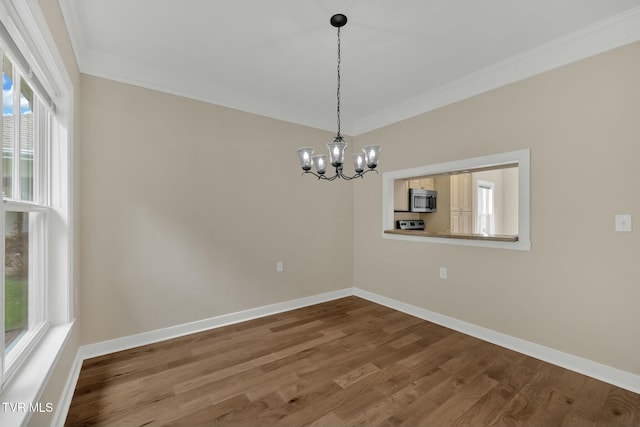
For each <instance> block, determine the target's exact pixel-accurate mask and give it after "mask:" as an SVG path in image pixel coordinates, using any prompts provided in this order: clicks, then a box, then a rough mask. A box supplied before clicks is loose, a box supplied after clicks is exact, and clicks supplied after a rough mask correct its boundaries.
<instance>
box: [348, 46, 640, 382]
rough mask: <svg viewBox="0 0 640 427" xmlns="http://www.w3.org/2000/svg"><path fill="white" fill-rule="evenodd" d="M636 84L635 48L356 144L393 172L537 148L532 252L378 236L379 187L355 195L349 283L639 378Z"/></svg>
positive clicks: (639, 123) (377, 183)
mask: <svg viewBox="0 0 640 427" xmlns="http://www.w3.org/2000/svg"><path fill="white" fill-rule="evenodd" d="M639 74H640V43H636V44H633V45H630V46H626V47H622V48H619V49H616V50H614V51H610V52H607V53H604V54H601V55H598V56H596V57H593V58H590V59H587V60H583V61H581V62H578V63H574V64H571V65H568V66H565V67H562V68H559V69H556V70H553V71H550V72H547V73H545V74H542V75H539V76H536V77H534V78H531V79H528V80H526V81H522V82H519V83H516V84H512V85H509V86H506V87H503V88H500V89H498V90H494V91H492V92H490V93H486V94H483V95H480V96H476V97H474V98H471V99H468V100H465V101H463V102H459V103H457V104H453V105H450V106H448V107H445V108H441V109H439V110H436V111H433V112H430V113H428V114H424V115H421V116H419V117H415V118H412V119H410V120H407V121H404V122H401V123H397V124H395V125H392V126H388V127H385V128H383V129H379V130H377V131H373V132H370V133H368V134H366V135H361V136H359V137H357V144H358V145H365V144H374V143H379V144H382V145H383V146H384V148H383V149H384V151H383V153H384V157H383V158H382V163H381V166H382V168H383V170H385V171H392V170H399V169H406V168H410V167H417V166H422V165H427V164H431V163H440V162H446V161H452V160H457V159H464V158H471V157H476V156H481V155H488V154H494V153H499V152H506V151H511V150H517V149H522V148H530V149H531V201H532V209H531V240H532V245H533V247H532V250H531V251H530V252H519V251H508V250H498V249H489V248H477V247H462V246H449V245H439V244H432V243H415V242H406V241H397V240H383V239H382V238H381V237H380V230H381V222H382V218H381V214H382V209H381V203H382V200H381V178H382V177H381V176H378V177H377V178H376V177H372V178H373V179H368V180H365V181H364V182H362V183H358V184H360V185H357V186H354V215H355V218H358V220H357V221H355V222H354V245H355V246H354V254H355V255H354V282H355V286H357V287H359V288H362V289H365V290H369V291H371V292H375V293H378V294H381V295H384V296H388V297H391V298H396V299H399V300H401V301H404V302H408V303H411V304H414V305H417V306H420V307H423V308H426V309H429V310H433V311H436V312H439V313H442V314H445V315H448V316H452V317H455V318H458V319H462V320H464V321H467V322H471V323H473V324H476V325H480V326H483V327H487V328H490V329H494V330H496V331H500V332H503V333H506V334H509V335H512V336H515V337H518V338H521V339H524V340H528V341H531V342H534V343H538V344H542V345H545V346H548V347H551V348H555V349H558V350H561V351H565V352H568V353H572V354H575V355H578V356H581V357H584V358H586V359H590V360H593V361H596V362H600V363H603V364H606V365H609V366H613V367H616V368H619V369H623V370H626V371H629V372H633V373H636V374H640V358H639V357H638V355H639V354H640V339H638V338H639V335H638V325H639V324H640V310H638V301H640V286H639V284H640V263H638V254H640V239H639V238H638V231H637V229H638V225H637V223H638V221H640V197H638V188H637V185H638V182H640V175H639V169H638V167H637V163H638V159H640V120H639V117H640V79H638V75H639ZM389 141H393V143H392V144H390V143H389ZM416 159H422V160H416ZM596 196H597V197H596ZM594 198H595V199H596V200H598V199H599V200H601V202H600V203H597V204H595V205H594V204H593V200H594ZM616 213H631V214H633V215H634V217H635V221H636V230H635V231H634V232H632V233H616V232H615V231H614V215H615V214H616ZM440 266H443V267H447V268H448V273H449V279H448V280H440V279H439V278H438V268H439V267H440Z"/></svg>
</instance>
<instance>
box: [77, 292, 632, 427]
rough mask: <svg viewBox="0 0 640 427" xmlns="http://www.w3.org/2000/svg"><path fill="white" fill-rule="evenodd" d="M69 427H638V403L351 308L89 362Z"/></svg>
mask: <svg viewBox="0 0 640 427" xmlns="http://www.w3.org/2000/svg"><path fill="white" fill-rule="evenodd" d="M66 425H69V426H81V425H82V426H86V425H109V426H112V425H127V426H156V425H221V426H269V425H283V426H301V425H313V426H341V425H349V426H352V425H366V426H374V425H383V426H418V425H421V426H422V425H424V426H449V425H456V426H518V425H520V426H531V425H537V426H580V427H583V426H638V425H640V395H638V394H634V393H632V392H629V391H626V390H624V389H620V388H617V387H614V386H612V385H609V384H606V383H603V382H600V381H597V380H594V379H592V378H589V377H586V376H583V375H580V374H577V373H574V372H571V371H568V370H565V369H562V368H559V367H557V366H554V365H550V364H548V363H545V362H542V361H539V360H536V359H533V358H531V357H528V356H524V355H522V354H519V353H516V352H513V351H510V350H507V349H504V348H501V347H498V346H495V345H492V344H489V343H486V342H483V341H480V340H478V339H475V338H472V337H470V336H467V335H464V334H461V333H458V332H455V331H452V330H449V329H446V328H443V327H440V326H437V325H435V324H433V323H429V322H425V321H423V320H420V319H417V318H415V317H412V316H409V315H406V314H403V313H400V312H397V311H394V310H392V309H389V308H386V307H383V306H380V305H377V304H374V303H371V302H368V301H365V300H362V299H359V298H357V297H348V298H343V299H340V300H335V301H331V302H327V303H323V304H318V305H314V306H311V307H306V308H302V309H299V310H294V311H290V312H286V313H282V314H277V315H273V316H269V317H264V318H261V319H256V320H252V321H248V322H244V323H241V324H236V325H231V326H227V327H224V328H219V329H214V330H211V331H207V332H202V333H198V334H193V335H189V336H186V337H181V338H176V339H173V340H169V341H164V342H161V343H157V344H153V345H147V346H144V347H139V348H135V349H132V350H127V351H123V352H119V353H114V354H110V355H106V356H102V357H97V358H94V359H90V360H87V361H85V362H84V364H83V366H82V370H81V372H80V378H79V380H78V384H77V386H76V389H75V393H74V396H73V400H72V402H71V408H70V410H69V414H68V417H67V420H66Z"/></svg>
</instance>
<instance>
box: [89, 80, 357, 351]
mask: <svg viewBox="0 0 640 427" xmlns="http://www.w3.org/2000/svg"><path fill="white" fill-rule="evenodd" d="M81 92H82V101H81V102H82V106H83V115H82V137H83V150H82V158H81V161H80V172H81V174H82V203H81V218H82V224H81V239H82V272H81V281H82V293H81V298H80V311H81V315H82V328H81V330H82V343H83V344H89V343H94V342H99V341H103V340H108V339H112V338H119V337H123V336H127V335H131V334H136V333H140V332H145V331H150V330H154V329H159V328H164V327H168V326H173V325H177V324H182V323H186V322H191V321H195V320H200V319H205V318H209V317H213V316H218V315H221V314H226V313H232V312H236V311H239V310H244V309H248V308H252V307H259V306H264V305H267V304H272V303H276V302H282V301H288V300H292V299H295V298H300V297H305V296H309V295H315V294H319V293H322V292H326V291H331V290H336V289H343V288H345V287H350V286H352V282H353V270H352V260H353V258H352V251H353V239H352V230H353V228H352V221H353V208H352V202H351V199H352V188H353V184H351V183H349V182H340V181H338V182H333V183H327V182H318V181H317V180H316V179H315V178H313V177H312V176H310V175H309V176H304V177H303V176H300V173H301V170H300V168H299V166H298V160H297V157H296V154H295V149H296V148H298V147H301V146H306V145H310V146H315V147H316V149H318V150H321V149H324V144H325V143H326V142H327V141H330V140H331V138H332V135H331V134H330V133H328V132H323V131H318V130H313V129H311V128H307V127H303V126H298V125H294V124H290V123H286V122H282V121H277V120H273V119H268V118H265V117H261V116H257V115H253V114H248V113H244V112H240V111H236V110H231V109H228V108H222V107H218V106H214V105H210V104H205V103H202V102H198V101H193V100H189V99H185V98H180V97H177V96H172V95H168V94H164V93H159V92H156V91H152V90H147V89H142V88H139V87H135V86H129V85H125V84H122V83H116V82H114V81H110V80H104V79H100V78H95V77H90V76H86V75H83V76H82V86H81ZM279 260H282V261H284V272H282V273H277V272H276V262H277V261H279Z"/></svg>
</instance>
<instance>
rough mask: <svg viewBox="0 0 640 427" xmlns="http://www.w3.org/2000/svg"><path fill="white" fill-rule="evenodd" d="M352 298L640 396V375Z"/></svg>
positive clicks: (392, 304) (379, 299) (422, 312)
mask: <svg viewBox="0 0 640 427" xmlns="http://www.w3.org/2000/svg"><path fill="white" fill-rule="evenodd" d="M354 295H355V296H357V297H360V298H364V299H366V300H369V301H371V302H375V303H377V304H380V305H384V306H386V307H389V308H393V309H394V310H398V311H401V312H403V313H407V314H410V315H412V316H415V317H418V318H420V319H424V320H427V321H429V322H433V323H436V324H438V325H441V326H444V327H447V328H449V329H453V330H456V331H458V332H462V333H464V334H467V335H471V336H472V337H475V338H479V339H481V340H483V341H487V342H490V343H492V344H496V345H499V346H501V347H505V348H508V349H510V350H514V351H517V352H518V353H522V354H525V355H527V356H531V357H534V358H536V359H539V360H543V361H545V362H549V363H551V364H553V365H557V366H560V367H562V368H565V369H569V370H571V371H574V372H578V373H580V374H583V375H587V376H589V377H592V378H595V379H597V380H600V381H604V382H606V383H609V384H613V385H615V386H618V387H621V388H624V389H627V390H629V391H632V392H634V393H640V375H636V374H632V373H631V372H627V371H623V370H620V369H616V368H612V367H610V366H606V365H603V364H600V363H596V362H593V361H591V360H587V359H583V358H581V357H578V356H574V355H572V354H569V353H565V352H562V351H559V350H554V349H552V348H549V347H545V346H542V345H540V344H535V343H532V342H530V341H525V340H523V339H520V338H516V337H513V336H510V335H506V334H503V333H501V332H497V331H494V330H492V329H487V328H483V327H481V326H477V325H474V324H472V323H467V322H464V321H462V320H458V319H455V318H453V317H449V316H445V315H443V314H439V313H435V312H433V311H430V310H427V309H424V308H420V307H416V306H414V305H411V304H407V303H404V302H402V301H398V300H395V299H392V298H388V297H385V296H382V295H378V294H375V293H373V292H369V291H365V290H362V289H358V288H354Z"/></svg>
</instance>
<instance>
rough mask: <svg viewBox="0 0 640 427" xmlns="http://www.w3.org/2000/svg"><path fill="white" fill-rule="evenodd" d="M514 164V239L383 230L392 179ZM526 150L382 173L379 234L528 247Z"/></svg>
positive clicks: (390, 218) (387, 224)
mask: <svg viewBox="0 0 640 427" xmlns="http://www.w3.org/2000/svg"><path fill="white" fill-rule="evenodd" d="M513 163H517V164H518V240H517V241H516V242H501V241H492V240H472V239H449V238H445V237H427V236H410V235H400V234H390V233H385V230H393V229H394V228H395V226H394V212H393V206H394V195H393V192H394V185H393V184H394V181H395V180H396V179H406V178H411V177H416V176H428V175H439V174H444V173H448V172H453V171H466V170H472V169H477V168H481V167H493V166H501V165H509V164H513ZM530 171H531V167H530V150H529V149H528V148H525V149H522V150H516V151H509V152H505V153H499V154H491V155H488V156H482V157H474V158H469V159H464V160H455V161H452V162H446V163H438V164H433V165H427V166H420V167H416V168H410V169H402V170H397V171H390V172H383V173H382V238H383V239H388V240H404V241H413V242H425V243H438V244H444V245H458V246H476V247H487V248H499V249H511V250H519V251H530V250H531V230H530V179H531V178H530V173H531V172H530Z"/></svg>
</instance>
